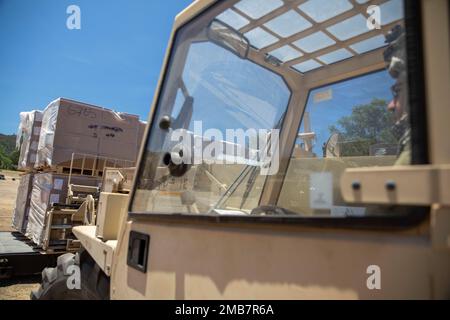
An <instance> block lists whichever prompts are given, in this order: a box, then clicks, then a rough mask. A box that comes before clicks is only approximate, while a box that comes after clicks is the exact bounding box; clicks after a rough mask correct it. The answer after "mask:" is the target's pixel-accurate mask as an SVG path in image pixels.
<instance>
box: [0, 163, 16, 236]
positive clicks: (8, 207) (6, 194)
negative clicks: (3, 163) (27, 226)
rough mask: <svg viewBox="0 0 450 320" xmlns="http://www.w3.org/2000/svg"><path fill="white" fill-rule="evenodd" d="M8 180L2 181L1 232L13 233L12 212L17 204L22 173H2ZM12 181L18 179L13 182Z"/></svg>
mask: <svg viewBox="0 0 450 320" xmlns="http://www.w3.org/2000/svg"><path fill="white" fill-rule="evenodd" d="M0 174H4V175H5V177H6V180H0V231H13V229H12V228H11V219H12V214H13V213H12V211H13V209H14V204H15V202H16V194H17V187H18V186H19V182H20V175H19V174H20V173H19V172H14V171H6V170H2V171H0ZM12 179H16V181H13V180H12Z"/></svg>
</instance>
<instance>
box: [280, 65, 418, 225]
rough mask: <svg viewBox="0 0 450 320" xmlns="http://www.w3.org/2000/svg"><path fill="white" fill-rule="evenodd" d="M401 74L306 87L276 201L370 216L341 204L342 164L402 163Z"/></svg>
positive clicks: (313, 211)
mask: <svg viewBox="0 0 450 320" xmlns="http://www.w3.org/2000/svg"><path fill="white" fill-rule="evenodd" d="M403 81H404V79H401V78H396V77H393V76H392V74H391V73H390V72H389V71H388V69H387V70H382V71H379V72H376V73H371V74H367V75H364V76H361V77H357V78H352V79H348V80H345V81H342V82H339V83H336V84H332V85H329V86H326V87H322V88H318V89H314V90H311V91H310V94H309V98H308V102H307V106H306V109H305V112H304V115H303V119H302V122H301V125H300V129H299V132H298V137H297V140H296V143H295V146H294V149H293V152H292V156H291V159H290V164H289V168H288V171H287V174H286V177H285V180H284V184H283V188H282V191H281V194H280V197H279V201H278V206H280V207H282V208H285V209H288V210H291V211H294V212H296V213H298V214H301V215H306V216H321V215H322V216H323V215H326V216H332V217H343V216H369V215H380V214H383V212H384V213H386V210H384V211H383V209H381V208H369V207H356V206H349V205H347V204H345V203H344V201H343V199H342V197H341V194H340V186H339V181H340V176H341V174H342V173H343V172H344V171H345V170H346V169H347V168H359V167H376V166H393V165H407V164H410V161H411V150H410V149H411V146H410V127H409V121H408V105H407V103H406V100H407V99H406V98H405V97H404V95H405V94H406V90H405V84H404V82H403Z"/></svg>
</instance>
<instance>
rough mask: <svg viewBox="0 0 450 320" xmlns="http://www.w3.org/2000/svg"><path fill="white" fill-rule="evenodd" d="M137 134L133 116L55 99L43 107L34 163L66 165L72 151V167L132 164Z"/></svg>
mask: <svg viewBox="0 0 450 320" xmlns="http://www.w3.org/2000/svg"><path fill="white" fill-rule="evenodd" d="M139 135H140V121H139V117H138V116H136V115H131V114H126V113H117V112H115V111H112V110H109V109H105V108H101V107H97V106H93V105H89V104H85V103H81V102H76V101H72V100H68V99H64V98H59V99H57V100H55V101H53V102H52V103H50V104H49V106H47V108H46V109H45V110H44V115H43V120H42V130H41V137H40V139H39V146H38V157H37V163H36V166H37V167H45V166H51V167H56V166H60V167H70V164H71V159H72V154H75V162H74V165H73V167H74V168H81V167H84V168H91V169H94V170H97V169H99V167H100V169H101V168H103V167H104V166H105V165H109V166H117V167H130V166H134V165H135V161H136V158H137V154H138V150H139V146H140V141H139V140H140V139H139ZM83 155H88V156H87V157H86V156H83ZM96 158H98V159H99V160H97V161H96V160H95V159H96ZM103 158H108V159H115V160H118V161H109V162H107V163H105V161H102V159H103Z"/></svg>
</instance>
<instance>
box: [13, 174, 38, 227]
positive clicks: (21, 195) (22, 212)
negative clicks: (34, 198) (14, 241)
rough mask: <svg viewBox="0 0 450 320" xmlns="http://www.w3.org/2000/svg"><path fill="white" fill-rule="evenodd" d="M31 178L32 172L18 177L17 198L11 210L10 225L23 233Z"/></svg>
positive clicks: (28, 203)
mask: <svg viewBox="0 0 450 320" xmlns="http://www.w3.org/2000/svg"><path fill="white" fill-rule="evenodd" d="M33 178H34V174H33V173H28V174H25V175H23V176H22V177H21V179H20V183H19V187H18V188H17V198H16V205H15V207H14V212H13V219H12V226H13V227H14V228H15V229H16V230H17V231H19V232H20V233H23V234H25V232H26V230H27V224H28V214H29V211H30V199H31V190H32V187H33Z"/></svg>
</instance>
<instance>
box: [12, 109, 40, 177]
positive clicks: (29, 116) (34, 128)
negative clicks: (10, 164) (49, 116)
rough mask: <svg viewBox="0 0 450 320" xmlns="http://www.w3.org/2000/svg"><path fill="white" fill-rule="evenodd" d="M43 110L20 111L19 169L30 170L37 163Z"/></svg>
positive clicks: (18, 135)
mask: <svg viewBox="0 0 450 320" xmlns="http://www.w3.org/2000/svg"><path fill="white" fill-rule="evenodd" d="M42 115H43V114H42V111H37V110H34V111H30V112H21V113H20V125H19V132H18V134H17V142H16V146H17V148H18V149H19V150H20V155H19V163H18V165H17V167H18V169H19V170H30V169H33V168H34V165H35V163H36V155H37V149H38V144H39V137H40V133H41V125H42Z"/></svg>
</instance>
